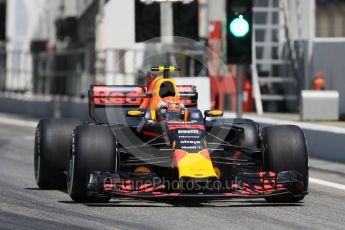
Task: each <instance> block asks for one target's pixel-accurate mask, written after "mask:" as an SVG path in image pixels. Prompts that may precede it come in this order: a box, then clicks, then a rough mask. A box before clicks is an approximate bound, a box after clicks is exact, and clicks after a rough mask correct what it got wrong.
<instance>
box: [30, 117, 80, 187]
mask: <svg viewBox="0 0 345 230" xmlns="http://www.w3.org/2000/svg"><path fill="white" fill-rule="evenodd" d="M81 124H83V122H82V121H80V120H76V119H44V120H41V121H40V122H39V123H38V125H37V128H36V133H35V146H34V168H35V180H36V183H37V185H38V186H39V187H40V188H41V189H64V188H66V175H65V174H64V172H65V171H66V169H67V166H66V161H67V157H68V151H69V145H70V137H71V133H72V131H73V130H74V128H75V127H76V126H78V125H81Z"/></svg>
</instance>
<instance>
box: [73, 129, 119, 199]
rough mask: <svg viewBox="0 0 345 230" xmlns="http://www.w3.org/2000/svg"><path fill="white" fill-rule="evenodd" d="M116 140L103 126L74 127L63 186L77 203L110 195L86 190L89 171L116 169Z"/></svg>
mask: <svg viewBox="0 0 345 230" xmlns="http://www.w3.org/2000/svg"><path fill="white" fill-rule="evenodd" d="M115 152H116V141H115V137H114V135H113V133H112V131H111V130H110V128H109V127H107V126H99V125H84V126H79V127H77V128H76V129H75V130H74V132H73V135H72V144H71V147H70V153H69V160H68V165H69V166H68V170H67V188H68V193H69V195H70V196H71V198H72V200H74V201H75V202H78V203H94V202H97V203H105V202H108V201H109V199H110V197H107V196H106V197H101V196H95V195H93V194H91V193H90V192H89V191H88V189H87V183H88V179H89V176H90V172H93V171H104V172H114V171H115V168H116V164H117V162H116V156H115V155H116V154H115Z"/></svg>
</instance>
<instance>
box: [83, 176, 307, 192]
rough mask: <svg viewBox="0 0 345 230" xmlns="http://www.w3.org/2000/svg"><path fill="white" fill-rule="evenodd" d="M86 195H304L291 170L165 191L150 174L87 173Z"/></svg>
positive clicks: (159, 182)
mask: <svg viewBox="0 0 345 230" xmlns="http://www.w3.org/2000/svg"><path fill="white" fill-rule="evenodd" d="M88 190H89V192H90V195H96V196H98V195H101V196H130V197H138V198H174V197H176V198H178V197H179V198H190V197H193V198H208V199H220V198H264V197H270V196H277V195H284V194H296V195H300V194H304V193H305V192H304V191H303V180H302V177H301V175H300V174H299V173H298V172H295V171H285V172H279V173H274V172H259V173H242V174H239V175H238V176H237V177H236V182H232V183H231V185H230V186H228V187H226V188H221V189H218V190H212V191H210V190H208V191H195V192H193V191H189V192H169V190H167V186H166V185H165V183H162V181H161V179H160V178H158V177H157V176H155V175H154V174H134V173H107V172H92V173H90V178H89V183H88Z"/></svg>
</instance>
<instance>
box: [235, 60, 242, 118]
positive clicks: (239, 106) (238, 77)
mask: <svg viewBox="0 0 345 230" xmlns="http://www.w3.org/2000/svg"><path fill="white" fill-rule="evenodd" d="M236 69H237V73H236V98H237V104H236V115H237V118H242V116H243V107H242V102H243V86H242V85H243V84H242V80H243V66H242V65H237V66H236Z"/></svg>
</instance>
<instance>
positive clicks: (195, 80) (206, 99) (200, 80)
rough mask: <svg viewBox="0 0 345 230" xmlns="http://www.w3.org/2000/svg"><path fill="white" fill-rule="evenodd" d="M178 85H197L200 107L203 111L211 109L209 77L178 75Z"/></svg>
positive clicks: (176, 79)
mask: <svg viewBox="0 0 345 230" xmlns="http://www.w3.org/2000/svg"><path fill="white" fill-rule="evenodd" d="M174 80H175V81H176V83H177V84H178V85H195V86H196V88H197V91H198V93H199V99H198V107H199V109H200V110H201V111H202V112H203V111H205V110H208V109H211V81H210V78H208V77H176V78H174Z"/></svg>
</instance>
